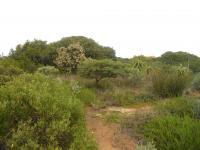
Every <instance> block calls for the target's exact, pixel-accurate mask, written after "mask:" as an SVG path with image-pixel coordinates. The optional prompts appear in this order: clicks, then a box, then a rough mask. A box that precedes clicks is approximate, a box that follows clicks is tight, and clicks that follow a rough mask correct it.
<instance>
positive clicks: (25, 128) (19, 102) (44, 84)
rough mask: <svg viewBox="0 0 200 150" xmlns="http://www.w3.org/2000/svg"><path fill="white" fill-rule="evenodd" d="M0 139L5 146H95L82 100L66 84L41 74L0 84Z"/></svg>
mask: <svg viewBox="0 0 200 150" xmlns="http://www.w3.org/2000/svg"><path fill="white" fill-rule="evenodd" d="M0 142H1V143H0V146H2V147H3V146H4V147H6V148H8V149H73V150H75V149H96V145H95V144H94V141H93V140H91V139H90V138H89V136H88V135H87V132H86V129H85V125H84V110H83V105H82V103H81V102H80V101H79V100H78V99H76V98H75V97H73V96H72V93H71V90H70V87H69V86H68V85H67V84H63V83H60V82H58V81H55V80H52V79H49V78H48V77H46V76H43V75H41V74H37V75H29V74H27V75H21V76H20V77H18V78H16V79H15V80H13V81H11V82H9V83H8V84H6V85H5V86H2V87H0Z"/></svg>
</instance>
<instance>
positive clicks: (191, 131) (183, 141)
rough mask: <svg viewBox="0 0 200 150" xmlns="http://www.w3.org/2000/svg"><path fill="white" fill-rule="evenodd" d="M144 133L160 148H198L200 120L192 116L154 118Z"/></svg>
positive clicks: (178, 149) (183, 149)
mask: <svg viewBox="0 0 200 150" xmlns="http://www.w3.org/2000/svg"><path fill="white" fill-rule="evenodd" d="M144 134H145V136H146V137H147V138H150V139H151V140H153V141H154V144H155V146H156V148H157V149H158V150H186V149H187V150H189V149H190V150H198V149H199V148H200V142H199V141H200V122H199V120H193V119H191V118H190V117H187V116H186V117H182V118H181V117H178V116H165V117H159V118H156V119H153V120H152V121H151V122H150V123H148V124H147V125H146V127H145V130H144Z"/></svg>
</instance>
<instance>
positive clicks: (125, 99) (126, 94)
mask: <svg viewBox="0 0 200 150" xmlns="http://www.w3.org/2000/svg"><path fill="white" fill-rule="evenodd" d="M112 94H113V101H114V105H116V106H126V105H129V104H133V103H134V102H135V101H134V95H133V92H132V91H129V90H122V89H116V90H115V91H114V92H113V93H112Z"/></svg>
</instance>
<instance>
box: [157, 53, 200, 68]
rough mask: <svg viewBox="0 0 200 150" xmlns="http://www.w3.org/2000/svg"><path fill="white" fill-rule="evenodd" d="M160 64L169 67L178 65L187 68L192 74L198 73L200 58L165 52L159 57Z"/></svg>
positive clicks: (187, 54)
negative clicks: (168, 65)
mask: <svg viewBox="0 0 200 150" xmlns="http://www.w3.org/2000/svg"><path fill="white" fill-rule="evenodd" d="M160 60H161V62H163V63H166V64H170V65H180V64H182V65H183V66H186V67H189V68H190V69H191V70H192V71H193V72H199V71H200V67H199V65H200V58H199V57H198V56H196V55H193V54H190V53H186V52H181V51H179V52H170V51H169V52H166V53H164V54H163V55H162V56H161V57H160Z"/></svg>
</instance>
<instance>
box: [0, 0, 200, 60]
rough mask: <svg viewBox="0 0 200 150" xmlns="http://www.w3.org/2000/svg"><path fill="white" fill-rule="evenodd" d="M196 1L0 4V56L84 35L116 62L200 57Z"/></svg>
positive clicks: (16, 0)
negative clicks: (181, 54)
mask: <svg viewBox="0 0 200 150" xmlns="http://www.w3.org/2000/svg"><path fill="white" fill-rule="evenodd" d="M199 8H200V1H199V0H0V53H3V54H4V55H7V54H8V53H9V51H10V49H11V48H15V47H16V45H17V44H22V43H24V42H25V41H26V40H33V39H40V40H45V41H48V42H53V41H58V40H60V39H61V38H62V37H68V36H76V35H82V36H86V37H89V38H92V39H94V40H95V41H97V42H98V43H99V44H101V45H104V46H110V47H112V48H114V49H115V50H116V55H117V56H119V57H132V56H134V55H146V56H160V55H161V54H163V53H164V52H166V51H185V52H190V53H193V54H196V55H198V56H200V9H199Z"/></svg>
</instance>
